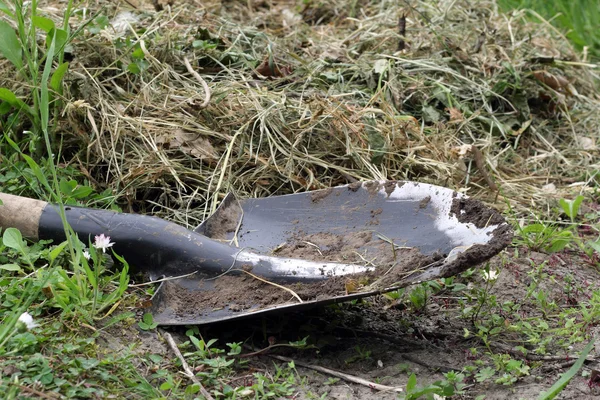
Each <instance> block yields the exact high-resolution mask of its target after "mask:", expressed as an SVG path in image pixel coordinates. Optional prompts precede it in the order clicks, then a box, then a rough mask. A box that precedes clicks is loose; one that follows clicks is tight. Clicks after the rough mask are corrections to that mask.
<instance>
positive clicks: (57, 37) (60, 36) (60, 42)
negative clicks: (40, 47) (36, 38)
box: [46, 28, 69, 56]
mask: <svg viewBox="0 0 600 400" xmlns="http://www.w3.org/2000/svg"><path fill="white" fill-rule="evenodd" d="M68 39H69V35H68V34H67V32H66V31H63V30H62V29H55V28H53V29H52V30H50V32H48V35H46V48H48V49H49V48H50V45H51V44H52V42H54V52H53V54H52V55H53V56H54V54H55V53H57V52H61V51H62V50H63V49H64V46H65V45H66V44H67V40H68Z"/></svg>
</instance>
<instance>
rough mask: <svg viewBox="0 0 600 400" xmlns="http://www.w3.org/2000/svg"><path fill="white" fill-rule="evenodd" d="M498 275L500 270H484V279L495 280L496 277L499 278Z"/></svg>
mask: <svg viewBox="0 0 600 400" xmlns="http://www.w3.org/2000/svg"><path fill="white" fill-rule="evenodd" d="M498 275H499V274H498V271H494V270H490V271H483V279H485V280H486V281H488V282H490V281H495V280H496V279H498Z"/></svg>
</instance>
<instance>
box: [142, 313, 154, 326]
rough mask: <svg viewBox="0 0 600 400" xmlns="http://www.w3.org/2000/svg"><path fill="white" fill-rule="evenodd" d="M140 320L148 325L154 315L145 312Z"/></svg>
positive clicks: (150, 323)
mask: <svg viewBox="0 0 600 400" xmlns="http://www.w3.org/2000/svg"><path fill="white" fill-rule="evenodd" d="M142 321H144V323H146V324H148V325H152V323H153V322H154V317H152V314H150V313H145V314H144V316H143V317H142Z"/></svg>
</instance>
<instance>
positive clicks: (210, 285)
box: [152, 181, 512, 325]
mask: <svg viewBox="0 0 600 400" xmlns="http://www.w3.org/2000/svg"><path fill="white" fill-rule="evenodd" d="M196 232H197V233H200V234H202V235H205V236H207V237H209V238H211V239H213V240H221V241H223V242H226V243H230V244H231V246H236V247H238V248H240V250H242V249H243V251H247V250H250V251H252V252H254V253H256V254H260V255H268V256H270V257H285V258H291V259H298V260H299V261H298V263H301V262H302V260H311V261H314V262H323V263H325V262H328V263H342V264H349V265H356V268H357V269H356V271H357V273H355V274H349V275H346V276H332V277H331V278H328V279H326V280H323V281H321V282H320V283H312V284H308V283H298V282H295V283H294V282H289V284H286V282H285V281H284V282H279V281H277V283H275V282H273V281H269V280H266V279H263V278H261V277H260V276H256V275H254V274H252V272H251V271H238V273H237V274H236V275H229V274H225V275H222V276H219V277H217V278H211V279H206V278H204V279H200V278H196V277H194V276H191V277H186V278H181V279H176V280H169V281H165V282H163V283H162V284H161V286H160V288H159V290H158V291H157V293H156V295H155V296H154V297H153V300H152V303H153V305H152V312H153V314H154V320H155V321H156V322H158V323H159V324H161V325H191V324H209V323H214V322H218V321H224V320H231V319H237V318H247V317H251V316H256V315H260V314H264V313H272V312H284V311H287V310H292V309H293V310H295V311H297V310H302V309H306V308H310V307H315V306H318V305H325V304H330V303H335V302H341V301H348V300H353V299H357V298H361V297H366V296H372V295H375V294H378V293H382V292H386V291H392V290H396V289H399V288H401V287H405V286H408V285H410V284H414V283H417V282H421V281H426V280H432V279H436V278H441V277H446V276H450V275H454V274H457V273H459V272H461V271H464V270H465V269H467V268H470V267H472V266H474V265H477V264H479V263H481V262H483V261H485V260H487V259H489V258H490V257H492V256H493V255H495V254H497V253H498V252H500V251H501V250H502V249H503V248H504V247H505V246H507V245H508V244H509V243H510V242H511V240H512V232H511V230H510V228H509V226H508V225H507V224H506V222H505V221H504V219H503V218H502V216H500V214H499V213H497V212H496V211H494V210H492V209H489V208H487V207H485V206H483V205H482V204H481V203H480V202H477V201H475V200H471V199H468V198H467V197H465V196H463V195H460V194H458V193H456V192H454V191H452V190H450V189H446V188H442V187H438V186H433V185H428V184H423V183H415V182H396V181H371V182H363V183H360V182H359V183H356V184H351V185H345V186H340V187H335V188H330V189H324V190H318V191H313V192H305V193H298V194H292V195H285V196H274V197H269V198H261V199H244V200H237V199H235V198H234V197H233V196H231V195H230V196H228V197H227V198H226V199H225V200H224V201H223V202H222V203H221V205H220V207H219V208H218V209H217V210H216V212H215V213H214V214H213V215H211V216H210V217H209V218H208V219H207V220H206V221H204V222H203V223H202V224H201V225H200V226H199V227H198V228H196ZM293 267H294V266H293V263H291V264H290V269H291V268H293ZM350 272H352V271H350Z"/></svg>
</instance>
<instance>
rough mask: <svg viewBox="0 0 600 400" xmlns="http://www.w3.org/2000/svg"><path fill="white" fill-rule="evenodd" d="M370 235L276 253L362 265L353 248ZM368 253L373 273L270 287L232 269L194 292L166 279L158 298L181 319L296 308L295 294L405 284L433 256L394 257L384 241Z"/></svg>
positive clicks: (315, 239) (401, 253) (317, 295)
mask: <svg viewBox="0 0 600 400" xmlns="http://www.w3.org/2000/svg"><path fill="white" fill-rule="evenodd" d="M371 236H372V234H371V233H370V232H366V233H365V232H358V233H355V234H353V235H349V236H345V237H337V236H336V235H331V234H317V235H307V236H305V237H303V238H304V239H307V240H305V241H298V242H297V243H294V244H291V245H289V246H285V247H283V248H282V249H280V251H279V253H278V255H281V256H285V257H291V258H303V259H306V260H323V261H338V262H344V263H357V264H358V263H361V264H364V261H363V259H362V257H361V255H359V253H357V252H356V250H355V249H356V248H357V247H358V248H360V246H362V245H363V244H367V243H369V242H370V241H371ZM344 238H346V239H347V240H344ZM309 243H310V244H309ZM355 246H357V247H355ZM320 249H323V250H320ZM370 249H378V253H377V255H376V256H375V255H374V254H375V253H368V252H365V253H364V254H366V257H370V259H371V260H372V261H375V260H376V259H377V260H378V264H377V267H376V268H375V270H374V271H372V272H369V273H361V274H351V275H344V276H334V277H331V278H328V279H325V280H320V281H312V282H311V281H309V282H279V281H278V282H277V283H276V284H275V282H270V283H269V282H266V281H263V280H260V279H257V278H256V277H254V276H252V275H250V274H246V273H244V272H242V271H233V272H231V274H228V275H224V276H221V277H219V278H216V279H214V280H210V281H209V280H207V281H204V280H198V281H196V282H197V286H196V287H193V288H189V282H190V281H191V279H190V278H188V282H187V284H186V287H183V286H181V285H180V284H179V283H177V281H168V282H166V283H165V285H164V287H163V288H162V291H163V293H162V295H163V296H164V297H163V298H164V300H165V303H168V304H169V308H170V309H171V311H172V312H173V313H174V314H175V315H176V316H177V317H180V318H185V317H186V316H192V315H198V313H200V314H204V313H210V312H214V311H219V310H223V309H226V308H227V309H228V310H230V311H234V312H241V311H245V310H250V309H252V310H253V311H256V310H260V309H264V308H272V307H277V306H282V305H286V304H297V303H298V299H297V297H295V296H294V294H295V295H296V296H298V297H299V298H300V299H301V300H302V301H303V302H307V301H314V300H316V301H319V300H326V299H330V298H333V297H339V296H344V295H349V294H354V293H360V292H369V291H373V290H381V289H383V288H386V287H390V286H392V285H393V284H394V283H396V282H399V281H401V280H403V279H404V278H405V277H406V276H408V275H410V274H411V273H412V272H414V271H415V270H418V269H420V268H424V267H425V266H427V265H429V264H431V263H432V262H434V261H435V259H436V257H435V256H426V255H423V254H421V252H419V250H418V249H414V248H404V249H396V250H395V253H394V252H393V251H392V250H391V245H390V244H388V243H386V242H384V241H382V240H377V241H376V245H375V246H374V247H371V248H370ZM363 257H365V256H363ZM394 257H395V258H394ZM283 287H285V288H287V289H288V290H286V289H284V288H283ZM292 292H293V293H294V294H292ZM158 311H159V312H162V311H163V310H158Z"/></svg>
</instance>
